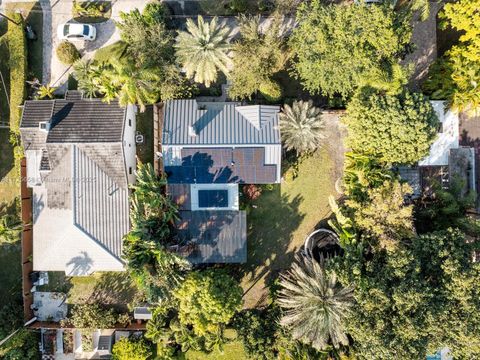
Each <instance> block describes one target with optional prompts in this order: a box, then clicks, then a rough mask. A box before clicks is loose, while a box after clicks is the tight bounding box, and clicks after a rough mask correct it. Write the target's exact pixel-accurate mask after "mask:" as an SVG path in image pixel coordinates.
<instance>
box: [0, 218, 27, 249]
mask: <svg viewBox="0 0 480 360" xmlns="http://www.w3.org/2000/svg"><path fill="white" fill-rule="evenodd" d="M22 228H23V226H22V221H21V220H20V219H19V217H18V216H17V215H9V214H4V215H3V216H2V217H1V218H0V243H2V242H5V243H14V242H16V241H18V240H20V233H21V232H22Z"/></svg>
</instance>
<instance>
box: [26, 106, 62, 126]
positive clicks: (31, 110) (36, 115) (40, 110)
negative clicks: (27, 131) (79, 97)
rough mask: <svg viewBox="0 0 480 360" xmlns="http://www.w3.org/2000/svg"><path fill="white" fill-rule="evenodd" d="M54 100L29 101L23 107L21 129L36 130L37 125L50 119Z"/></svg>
mask: <svg viewBox="0 0 480 360" xmlns="http://www.w3.org/2000/svg"><path fill="white" fill-rule="evenodd" d="M54 103H55V100H41V101H38V100H29V101H25V104H24V105H23V115H22V123H21V127H22V128H38V123H39V122H42V121H48V120H50V118H51V117H52V112H53V105H54Z"/></svg>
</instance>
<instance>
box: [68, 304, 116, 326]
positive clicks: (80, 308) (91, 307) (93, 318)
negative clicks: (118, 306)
mask: <svg viewBox="0 0 480 360" xmlns="http://www.w3.org/2000/svg"><path fill="white" fill-rule="evenodd" d="M116 321H117V318H116V316H115V313H114V312H113V309H108V310H107V309H102V308H101V307H100V306H99V305H98V304H76V305H74V306H73V307H72V311H71V314H70V316H69V317H68V319H67V320H66V324H65V325H68V324H69V325H72V326H74V327H75V328H77V329H83V330H92V331H93V330H96V329H111V328H112V327H113V326H114V325H115V323H116Z"/></svg>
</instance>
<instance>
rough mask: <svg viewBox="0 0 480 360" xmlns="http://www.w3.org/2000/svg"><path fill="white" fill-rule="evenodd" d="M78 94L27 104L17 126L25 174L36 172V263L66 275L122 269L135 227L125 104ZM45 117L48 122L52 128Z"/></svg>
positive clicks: (32, 175)
mask: <svg viewBox="0 0 480 360" xmlns="http://www.w3.org/2000/svg"><path fill="white" fill-rule="evenodd" d="M73 95H75V96H70V97H69V99H70V100H68V101H67V100H53V101H27V102H26V103H25V106H24V111H23V116H22V121H21V127H20V131H21V135H22V141H23V145H24V148H25V153H26V157H27V176H28V177H29V178H30V177H34V179H33V180H32V183H31V184H30V185H31V186H33V222H34V225H33V232H34V237H35V238H34V252H33V256H34V257H33V266H34V269H35V270H51V271H65V272H66V273H67V274H68V275H86V274H88V273H90V272H92V271H118V270H123V262H122V260H121V259H120V256H121V252H122V239H123V236H124V235H125V234H126V233H127V232H128V231H129V227H130V221H129V199H128V196H129V190H128V179H127V171H126V163H125V161H126V160H125V154H124V149H123V131H124V125H125V118H126V109H124V108H121V107H119V105H118V102H116V101H112V102H111V103H110V104H106V103H103V102H101V101H100V100H98V99H93V100H90V99H81V98H80V97H79V96H77V95H78V94H73ZM40 122H47V123H50V124H51V125H50V127H49V129H48V131H45V130H42V129H40V128H39V124H40ZM29 181H30V180H29Z"/></svg>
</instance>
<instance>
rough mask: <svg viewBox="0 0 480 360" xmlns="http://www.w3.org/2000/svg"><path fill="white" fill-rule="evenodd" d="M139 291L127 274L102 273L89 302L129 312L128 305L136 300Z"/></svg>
mask: <svg viewBox="0 0 480 360" xmlns="http://www.w3.org/2000/svg"><path fill="white" fill-rule="evenodd" d="M137 292H138V289H137V288H136V286H135V285H134V283H133V281H132V280H131V278H130V276H129V275H128V274H127V273H126V272H107V273H102V274H101V275H100V278H99V279H98V281H97V283H96V285H95V287H94V289H93V291H92V293H91V295H90V297H89V299H88V302H95V303H100V304H102V305H111V306H112V307H114V308H115V309H116V310H117V311H120V312H124V311H128V304H130V303H131V302H132V300H133V299H134V298H135V295H136V293H137Z"/></svg>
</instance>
